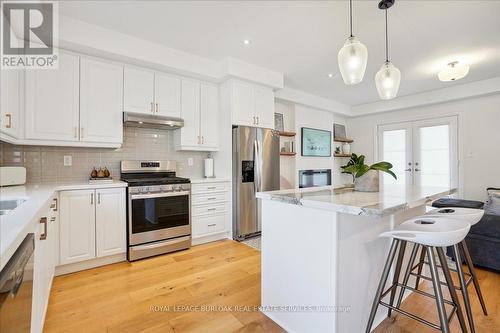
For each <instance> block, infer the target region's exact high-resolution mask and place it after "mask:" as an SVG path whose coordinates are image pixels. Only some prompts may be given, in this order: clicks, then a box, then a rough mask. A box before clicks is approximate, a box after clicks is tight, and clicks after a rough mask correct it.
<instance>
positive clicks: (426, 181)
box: [416, 125, 450, 187]
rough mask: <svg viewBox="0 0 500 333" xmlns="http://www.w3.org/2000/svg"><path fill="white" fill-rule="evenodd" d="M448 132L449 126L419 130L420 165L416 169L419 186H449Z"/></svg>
mask: <svg viewBox="0 0 500 333" xmlns="http://www.w3.org/2000/svg"><path fill="white" fill-rule="evenodd" d="M449 131H450V129H449V125H440V126H430V127H421V128H419V134H418V135H419V139H420V148H419V149H420V161H419V163H420V164H419V165H418V166H416V168H418V169H420V172H418V175H419V177H420V184H421V185H424V186H443V187H448V186H450V135H449Z"/></svg>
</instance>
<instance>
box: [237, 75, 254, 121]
mask: <svg viewBox="0 0 500 333" xmlns="http://www.w3.org/2000/svg"><path fill="white" fill-rule="evenodd" d="M232 100H233V103H232V109H233V111H232V113H233V124H234V125H244V126H255V122H254V116H255V99H254V89H253V86H251V85H249V84H246V83H243V82H234V83H233V96H232Z"/></svg>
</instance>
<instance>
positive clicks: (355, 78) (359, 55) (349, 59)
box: [338, 0, 368, 85]
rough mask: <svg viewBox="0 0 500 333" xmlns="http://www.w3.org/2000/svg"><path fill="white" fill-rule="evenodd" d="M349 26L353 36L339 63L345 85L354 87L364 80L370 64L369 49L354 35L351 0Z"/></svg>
mask: <svg viewBox="0 0 500 333" xmlns="http://www.w3.org/2000/svg"><path fill="white" fill-rule="evenodd" d="M349 24H350V32H351V34H350V36H349V38H347V40H346V41H345V43H344V46H343V47H342V48H341V49H340V51H339V54H338V63H339V69H340V73H341V74H342V79H344V83H345V84H348V85H352V84H356V83H359V82H361V81H362V80H363V76H364V75H365V70H366V63H367V62H368V49H367V48H366V46H365V45H364V44H362V43H361V42H360V41H359V40H358V39H357V38H356V37H354V36H353V34H352V0H349Z"/></svg>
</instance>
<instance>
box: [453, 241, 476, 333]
mask: <svg viewBox="0 0 500 333" xmlns="http://www.w3.org/2000/svg"><path fill="white" fill-rule="evenodd" d="M453 254H454V256H455V264H456V267H457V274H458V279H459V281H460V290H461V291H462V296H463V298H464V306H465V311H466V313H467V319H468V320H469V326H470V331H471V333H474V332H475V331H476V330H475V328H474V317H473V315H472V309H471V305H470V299H469V291H468V290H467V284H466V283H465V277H464V271H463V269H462V258H461V257H460V250H459V249H458V245H456V244H455V245H453Z"/></svg>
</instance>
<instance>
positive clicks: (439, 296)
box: [425, 246, 450, 333]
mask: <svg viewBox="0 0 500 333" xmlns="http://www.w3.org/2000/svg"><path fill="white" fill-rule="evenodd" d="M425 249H426V251H427V259H428V260H429V268H430V271H431V276H432V285H433V287H434V294H435V296H436V305H437V309H438V314H439V321H440V323H441V332H443V333H450V327H449V325H448V318H447V316H446V310H445V308H444V300H443V292H442V291H441V283H440V282H439V275H438V271H437V267H436V262H435V260H434V251H433V247H431V246H425Z"/></svg>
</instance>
